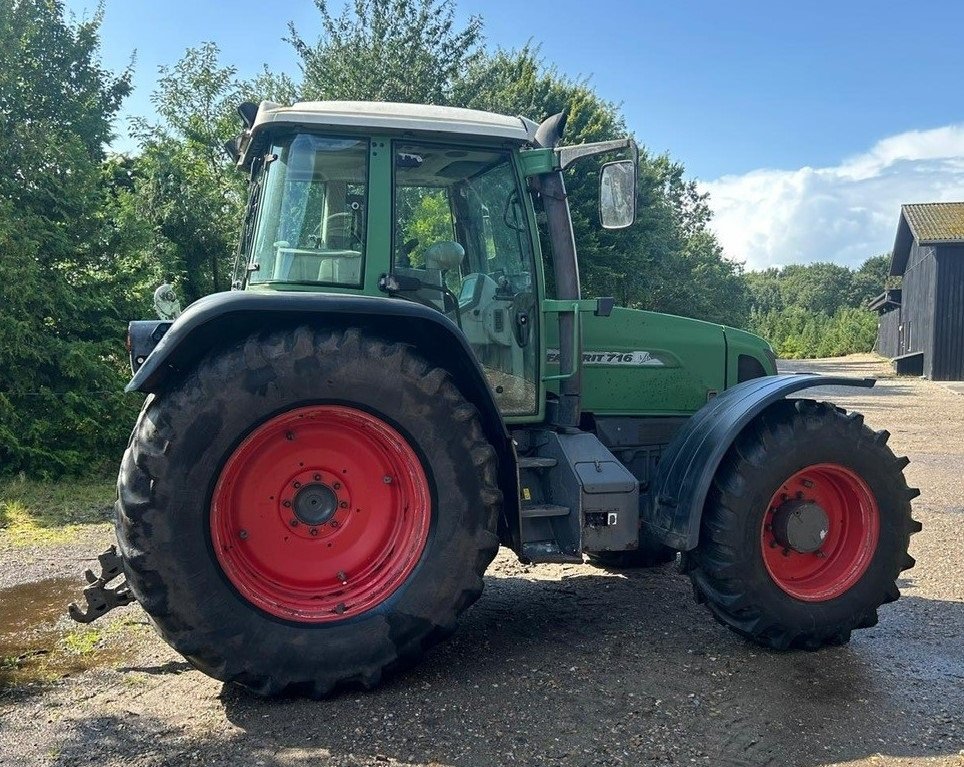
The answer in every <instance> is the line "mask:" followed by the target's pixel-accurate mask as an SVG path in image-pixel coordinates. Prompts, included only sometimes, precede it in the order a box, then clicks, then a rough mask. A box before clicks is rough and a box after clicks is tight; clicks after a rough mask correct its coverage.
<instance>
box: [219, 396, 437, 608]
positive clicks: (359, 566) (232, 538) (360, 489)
mask: <svg viewBox="0 0 964 767" xmlns="http://www.w3.org/2000/svg"><path fill="white" fill-rule="evenodd" d="M430 522H431V493H430V491H429V485H428V480H427V479H426V476H425V471H424V469H423V468H422V463H421V461H420V460H419V458H418V456H417V455H416V453H415V451H414V450H413V449H412V447H411V445H409V443H408V442H407V440H406V439H405V438H404V437H403V436H402V435H401V434H399V432H398V431H397V430H396V429H394V428H393V427H392V426H390V425H389V424H387V423H385V421H383V420H381V419H380V418H378V417H376V416H374V415H372V414H371V413H368V412H365V411H363V410H358V409H356V408H352V407H345V406H341V405H314V406H310V407H302V408H297V409H295V410H290V411H288V412H286V413H283V414H281V415H278V416H275V417H274V418H271V419H270V420H268V421H267V422H265V423H263V424H261V425H260V426H259V427H258V428H256V429H255V430H254V431H253V432H252V433H251V434H249V435H248V436H247V437H246V438H245V439H244V441H243V442H242V443H241V444H240V445H239V446H238V447H237V449H236V450H235V451H234V452H233V453H232V454H231V456H230V458H228V461H227V463H226V464H225V465H224V468H223V469H222V471H221V475H220V477H219V479H218V483H217V485H216V486H215V488H214V495H213V497H212V501H211V519H210V527H211V540H212V543H213V546H214V553H215V556H216V557H217V561H218V564H219V565H220V566H221V569H222V571H223V572H224V574H225V576H226V577H227V579H228V580H229V581H230V582H231V583H232V584H233V585H234V587H235V588H236V589H237V590H238V592H239V593H240V594H241V595H242V596H243V597H244V598H245V599H246V600H247V601H248V602H250V603H251V604H253V605H255V606H256V607H258V608H260V609H262V610H264V611H265V612H267V613H270V614H271V615H275V616H277V617H279V618H285V619H288V620H292V621H298V622H303V623H325V622H330V621H337V620H345V619H347V618H352V617H355V616H357V615H360V614H362V613H364V612H366V611H368V610H371V609H373V608H375V607H377V606H378V605H380V604H382V603H383V602H384V601H385V600H387V599H388V598H389V597H391V595H392V594H394V593H395V592H396V591H397V590H398V589H399V587H401V585H402V584H403V583H404V582H405V581H406V580H407V579H408V577H409V575H411V573H412V571H413V570H414V569H415V566H416V565H417V564H418V561H419V559H420V558H421V556H422V552H423V551H424V549H425V545H426V542H427V540H428V532H429V525H430Z"/></svg>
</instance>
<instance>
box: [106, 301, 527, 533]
mask: <svg viewBox="0 0 964 767" xmlns="http://www.w3.org/2000/svg"><path fill="white" fill-rule="evenodd" d="M305 324H307V325H323V326H325V327H334V328H344V327H349V326H352V327H362V328H364V329H366V330H371V331H372V332H374V333H377V334H378V335H379V336H380V337H382V338H385V339H386V340H388V341H395V342H400V343H408V344H411V345H412V346H413V347H414V348H415V349H417V351H418V353H419V354H420V355H422V356H423V357H424V358H426V360H427V361H428V362H429V363H431V364H433V365H437V366H439V367H441V368H444V369H445V370H446V371H448V373H449V374H450V375H451V376H452V379H453V381H454V382H455V384H456V386H458V388H459V390H460V391H461V392H462V394H463V395H464V396H465V397H466V399H468V400H469V401H470V402H471V403H472V404H473V405H475V407H476V408H478V410H479V415H480V420H481V421H482V428H483V429H484V431H485V434H486V437H487V439H488V440H489V442H490V443H491V445H492V447H493V448H494V449H495V450H496V452H497V453H498V456H499V485H500V487H501V490H502V493H503V515H504V524H503V525H500V527H503V529H502V530H501V531H500V532H501V533H502V535H503V537H504V542H505V543H507V544H508V543H510V540H511V538H512V537H513V536H514V535H517V534H518V530H517V528H518V518H519V514H518V498H519V488H518V471H517V467H516V455H515V449H514V447H513V444H512V440H511V439H510V437H509V434H508V431H507V430H506V427H505V422H504V421H503V420H502V415H501V413H500V412H499V408H498V405H497V404H496V401H495V395H494V394H493V392H492V389H491V387H490V386H489V383H488V381H487V380H486V378H485V375H484V373H483V372H482V368H481V366H480V365H479V362H478V359H477V357H476V356H475V354H474V352H473V351H472V348H471V347H470V346H469V343H468V341H467V340H466V338H465V335H464V334H463V333H462V332H461V331H460V330H459V329H458V327H457V326H456V325H455V323H453V322H452V321H451V320H449V319H448V318H447V317H446V316H445V315H443V314H442V313H440V312H438V311H436V310H434V309H431V308H429V307H427V306H423V305H422V304H417V303H414V302H412V301H405V300H403V299H398V298H388V297H385V298H382V297H379V296H358V295H342V294H335V293H307V292H305V293H301V292H280V291H279V292H270V293H269V292H265V293H260V292H258V293H256V292H253V291H232V292H226V293H214V294H212V295H210V296H205V297H204V298H202V299H200V300H198V301H195V302H194V303H193V304H191V305H190V306H189V307H188V308H187V309H186V310H185V311H184V313H183V314H181V316H180V317H178V318H177V320H176V321H175V322H174V323H173V324H172V325H171V327H170V328H169V329H168V330H167V332H166V333H164V335H163V337H162V338H161V339H160V341H159V342H158V344H157V346H156V347H154V349H153V351H151V352H150V354H149V355H148V357H147V359H145V360H144V362H143V363H142V364H141V365H140V367H139V368H138V369H137V372H136V373H135V374H134V377H133V378H132V379H131V381H130V383H128V384H127V386H126V387H125V391H128V392H132V391H137V392H145V393H148V392H154V393H157V392H162V391H164V389H165V388H166V387H167V386H170V385H171V384H172V383H173V382H174V381H176V380H178V378H179V377H180V376H181V375H183V374H184V373H185V372H186V371H189V370H190V369H191V368H192V367H193V366H194V365H195V364H196V363H197V361H198V360H199V359H200V358H201V357H203V356H205V355H206V354H208V353H209V352H211V351H212V350H214V349H216V348H219V347H221V346H224V345H225V344H228V343H232V342H234V341H237V340H240V339H242V338H244V337H246V336H248V335H250V334H251V333H255V332H258V331H261V330H274V329H278V328H283V327H296V326H298V325H305ZM439 428H443V429H444V428H446V425H445V424H439ZM510 520H516V522H515V524H514V525H512V524H511V522H510Z"/></svg>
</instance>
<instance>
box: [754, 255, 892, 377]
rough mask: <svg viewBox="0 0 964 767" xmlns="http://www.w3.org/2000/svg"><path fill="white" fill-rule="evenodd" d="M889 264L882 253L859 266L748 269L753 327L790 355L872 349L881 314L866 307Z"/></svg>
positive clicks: (836, 354)
mask: <svg viewBox="0 0 964 767" xmlns="http://www.w3.org/2000/svg"><path fill="white" fill-rule="evenodd" d="M889 263H890V257H889V256H888V255H881V256H875V257H873V258H869V259H867V260H866V261H865V262H864V263H863V264H862V265H861V266H860V267H859V268H858V269H848V268H847V267H845V266H838V265H837V264H830V263H816V264H808V265H800V264H793V265H790V266H786V267H783V268H782V269H775V268H773V269H767V270H765V271H762V272H750V273H748V274H747V275H746V278H747V283H748V285H749V287H750V296H751V302H752V312H751V315H750V329H751V330H752V331H753V332H754V333H757V334H759V335H761V336H763V337H764V338H766V339H767V340H768V341H770V343H771V344H772V345H773V348H774V349H775V350H776V352H777V354H779V355H780V356H781V357H785V358H790V359H793V358H805V357H839V356H842V355H844V354H854V353H857V352H869V351H870V350H871V349H873V346H874V340H875V339H876V335H877V315H876V314H874V313H873V312H871V311H869V310H867V309H866V308H865V307H866V306H867V303H868V302H869V301H870V299H871V298H873V297H874V296H876V295H877V294H878V293H880V292H881V290H883V286H884V282H885V280H886V279H887V277H886V275H887V272H888V269H889Z"/></svg>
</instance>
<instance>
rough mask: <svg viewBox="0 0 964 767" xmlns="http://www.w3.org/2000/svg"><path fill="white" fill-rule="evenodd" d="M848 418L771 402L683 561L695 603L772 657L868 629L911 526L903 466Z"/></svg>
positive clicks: (806, 403) (726, 469)
mask: <svg viewBox="0 0 964 767" xmlns="http://www.w3.org/2000/svg"><path fill="white" fill-rule="evenodd" d="M888 436H889V435H888V434H887V432H884V431H881V432H873V431H871V430H870V429H869V428H867V427H866V426H865V425H864V423H863V418H862V416H860V415H859V414H849V415H848V414H847V413H846V412H845V411H843V410H842V409H840V408H836V407H834V406H832V405H829V404H827V403H819V404H818V403H815V402H812V401H810V400H791V401H784V402H780V403H778V404H776V405H774V406H772V407H771V408H769V409H768V410H767V411H766V412H765V413H764V414H763V415H761V416H760V417H758V418H757V419H756V420H755V421H753V422H752V423H751V424H750V425H749V426H748V427H747V428H746V429H745V430H744V432H743V433H742V434H741V435H740V437H739V438H738V439H737V441H736V443H735V444H734V446H733V447H732V448H731V449H730V451H729V453H728V454H727V456H726V457H725V459H724V460H723V463H722V464H721V466H720V468H719V470H718V471H717V474H716V477H715V478H714V482H713V487H712V489H711V491H710V496H709V498H708V500H707V503H706V507H705V509H704V511H703V520H702V528H701V533H700V543H699V546H698V548H697V549H696V550H695V551H694V552H692V553H691V554H689V555H687V557H686V563H687V569H688V570H689V572H690V577H691V578H692V581H693V587H694V593H695V595H696V598H697V600H698V601H701V602H705V603H706V604H707V606H708V607H709V608H710V610H711V611H712V613H713V615H714V616H715V617H716V618H717V620H719V621H720V622H721V623H723V624H724V625H726V626H728V627H729V628H731V629H733V630H734V631H736V632H737V633H739V634H742V635H744V636H746V637H748V638H750V639H752V640H754V641H756V642H758V643H760V644H763V645H766V646H769V647H773V648H776V649H786V648H789V647H803V648H807V649H816V648H818V647H821V646H823V645H827V644H841V643H843V642H846V641H847V640H848V639H849V638H850V634H851V631H853V630H854V629H858V628H867V627H870V626H873V625H875V624H876V623H877V608H878V607H880V606H881V605H882V604H884V603H886V602H892V601H894V600H895V599H897V598H898V597H899V596H900V591H899V590H898V588H897V584H896V580H897V578H898V576H899V575H900V573H901V571H903V570H906V569H908V568H910V567H913V565H914V560H913V558H912V557H911V556H910V555H909V554H908V553H907V548H908V543H909V540H910V536H911V534H913V533H915V532H917V531H918V530H920V524H919V523H918V522H916V521H914V520H913V519H912V518H911V507H910V501H911V499H912V498H914V497H915V496H916V495H917V494H918V491H917V490H916V489H912V488H908V486H907V483H906V482H905V480H904V475H903V468H904V466H906V465H907V459H906V458H897V457H896V456H895V455H894V453H893V452H892V451H891V450H890V448H888V447H887V445H886V442H887V437H888Z"/></svg>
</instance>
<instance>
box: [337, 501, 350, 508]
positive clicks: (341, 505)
mask: <svg viewBox="0 0 964 767" xmlns="http://www.w3.org/2000/svg"><path fill="white" fill-rule="evenodd" d="M338 506H339V508H342V509H347V508H348V501H342V502H341V503H339V504H338Z"/></svg>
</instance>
